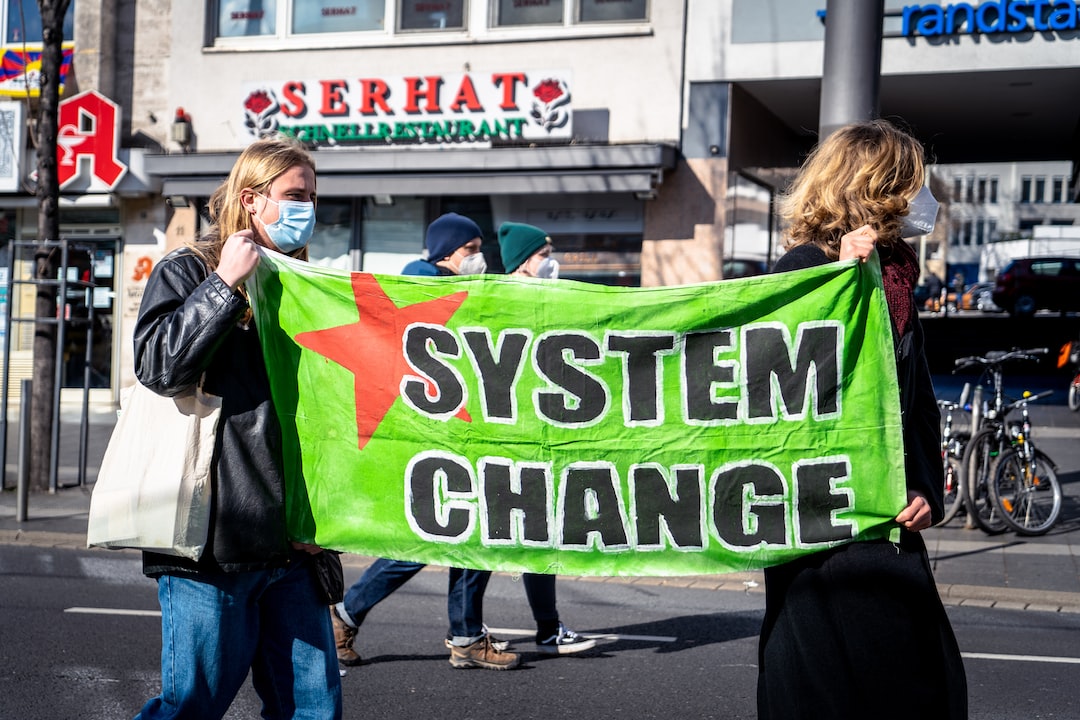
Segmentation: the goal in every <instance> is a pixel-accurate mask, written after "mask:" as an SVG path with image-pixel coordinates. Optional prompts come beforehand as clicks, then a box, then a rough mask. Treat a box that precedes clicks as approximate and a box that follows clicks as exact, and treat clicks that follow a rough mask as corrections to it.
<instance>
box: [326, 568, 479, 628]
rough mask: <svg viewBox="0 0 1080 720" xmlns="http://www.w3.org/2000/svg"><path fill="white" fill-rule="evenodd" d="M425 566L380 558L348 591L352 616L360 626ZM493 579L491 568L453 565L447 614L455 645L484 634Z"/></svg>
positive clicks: (345, 602) (448, 591)
mask: <svg viewBox="0 0 1080 720" xmlns="http://www.w3.org/2000/svg"><path fill="white" fill-rule="evenodd" d="M423 569H424V566H423V565H422V564H420V563H414V562H405V561H404V560H387V559H385V558H381V559H379V560H376V561H375V562H374V563H372V564H371V565H370V566H369V567H368V569H367V570H365V571H364V574H363V575H361V576H360V579H359V580H357V581H356V582H355V583H353V584H352V587H350V588H349V589H348V590H346V591H345V599H344V601H343V603H342V604H343V605H344V607H345V612H346V613H348V615H349V619H351V620H352V621H353V623H355V624H356V626H357V627H359V626H360V625H361V624H362V623H363V622H364V618H365V617H367V614H368V611H370V610H371V608H373V607H375V606H376V605H378V604H379V603H380V602H382V601H383V600H385V599H386V598H388V597H390V595H391V594H392V593H393V592H394V591H395V590H397V589H398V588H399V587H401V586H402V585H404V584H405V583H406V582H408V581H409V580H410V579H411V578H412V577H413V576H414V575H416V573H418V572H420V571H421V570H423ZM490 579H491V573H490V572H489V571H487V570H463V569H461V568H450V582H449V587H448V589H447V592H446V614H447V615H448V616H449V618H450V632H449V636H450V639H451V640H450V641H451V642H452V643H453V644H454V645H470V644H472V643H474V642H476V641H477V640H479V639H480V638H482V637H483V636H484V590H486V589H487V584H488V580H490Z"/></svg>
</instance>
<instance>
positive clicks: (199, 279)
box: [135, 139, 341, 720]
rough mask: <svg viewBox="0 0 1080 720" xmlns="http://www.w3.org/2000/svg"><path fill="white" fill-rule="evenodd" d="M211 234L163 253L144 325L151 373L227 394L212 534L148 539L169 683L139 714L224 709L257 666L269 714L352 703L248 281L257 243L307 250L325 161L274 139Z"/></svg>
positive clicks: (148, 379) (220, 192)
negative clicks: (191, 546) (291, 489)
mask: <svg viewBox="0 0 1080 720" xmlns="http://www.w3.org/2000/svg"><path fill="white" fill-rule="evenodd" d="M209 210H210V218H211V227H210V229H209V232H207V234H206V235H205V236H204V237H203V238H202V239H200V240H199V241H198V242H197V243H196V244H195V248H194V249H192V248H181V249H179V250H176V251H173V252H172V253H170V254H169V255H167V256H166V257H165V258H164V259H162V260H161V262H159V263H158V264H157V266H156V267H155V268H154V270H153V272H152V274H151V276H150V279H149V281H148V282H147V285H146V291H145V294H144V295H143V299H142V305H141V306H140V309H139V317H138V320H137V322H136V325H135V374H136V375H137V376H138V378H139V381H140V382H142V383H143V384H144V385H146V386H147V387H149V388H150V389H151V390H154V391H155V392H157V393H159V394H161V395H176V394H178V393H180V392H183V391H185V390H188V389H190V388H191V387H192V386H193V385H195V384H196V383H197V382H199V379H200V378H201V377H203V376H205V381H204V388H205V390H206V391H207V392H208V393H210V394H213V395H219V396H221V398H222V405H221V418H220V421H219V425H218V432H217V446H216V451H215V461H214V466H213V470H212V474H211V483H212V487H213V495H214V507H213V514H212V516H211V521H210V529H209V538H208V542H207V546H206V550H205V551H204V552H203V555H202V557H200V558H199V559H198V560H197V561H192V560H187V559H184V558H177V557H172V556H168V555H158V554H154V553H144V554H143V571H144V572H145V573H146V574H147V575H149V576H150V577H152V578H156V579H157V582H158V600H159V602H160V604H161V630H162V649H161V685H162V690H161V694H160V695H158V696H157V697H155V698H152V699H151V700H149V701H148V702H147V703H146V705H145V706H144V707H143V709H142V711H141V712H140V714H139V715H138V717H139V718H144V719H147V720H148V719H150V718H166V717H167V718H198V719H199V720H206V719H207V718H221V717H222V716H224V715H225V713H226V712H227V711H228V709H229V706H230V705H231V703H232V701H233V699H234V698H235V696H236V694H237V692H238V691H239V689H240V688H241V686H242V685H243V683H244V680H245V678H246V677H247V675H248V672H249V671H250V672H251V678H252V684H253V686H254V688H255V690H256V692H257V693H258V695H259V697H260V698H261V699H262V702H263V711H262V716H263V717H266V718H291V717H294V716H303V717H305V718H324V719H327V720H330V719H335V718H340V717H341V680H340V676H339V674H338V667H337V657H336V654H335V652H334V637H333V632H332V630H331V626H330V619H329V617H327V614H326V601H325V599H324V596H323V594H322V591H321V590H320V588H319V585H318V582H317V580H316V577H315V573H314V572H313V564H314V556H315V555H317V554H318V553H319V552H321V551H320V550H319V548H315V547H312V546H304V545H299V544H295V543H292V542H290V540H289V536H288V533H287V530H286V527H285V510H284V499H285V486H284V482H283V472H282V458H281V429H280V427H279V425H278V420H277V415H276V414H275V412H274V407H273V403H272V401H271V398H270V384H269V380H268V378H267V372H266V366H265V365H264V363H263V357H262V351H261V349H260V347H259V339H258V336H257V334H256V330H255V327H254V323H253V322H251V317H250V315H251V313H250V308H249V306H248V303H247V300H246V299H245V296H244V293H243V283H244V281H245V280H246V279H247V278H248V277H249V276H250V275H251V273H252V272H253V271H254V270H255V267H256V265H257V264H258V262H259V256H258V251H257V250H256V246H259V245H261V246H263V247H267V248H272V249H275V250H279V251H281V252H284V253H288V254H290V255H292V256H294V257H299V258H302V259H306V257H307V243H308V241H309V240H310V238H311V234H312V231H313V229H314V226H315V164H314V162H313V161H312V159H311V156H310V155H309V154H308V153H307V152H306V151H305V150H304V149H303V148H302V147H301V146H299V145H298V144H296V143H294V142H292V141H289V140H276V139H270V140H260V141H258V142H255V143H253V144H252V145H250V146H249V147H248V148H247V149H246V150H244V152H243V153H241V155H240V157H239V159H238V160H237V161H236V164H235V165H234V167H233V169H232V171H231V172H230V173H229V177H228V179H226V181H225V183H224V184H223V185H222V186H221V187H220V188H218V189H217V190H216V191H215V192H214V194H213V196H212V197H211V198H210V207H209Z"/></svg>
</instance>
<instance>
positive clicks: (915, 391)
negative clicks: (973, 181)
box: [773, 245, 945, 523]
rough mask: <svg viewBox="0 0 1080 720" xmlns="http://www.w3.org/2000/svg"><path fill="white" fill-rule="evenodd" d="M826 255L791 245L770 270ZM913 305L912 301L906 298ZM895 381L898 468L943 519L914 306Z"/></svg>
mask: <svg viewBox="0 0 1080 720" xmlns="http://www.w3.org/2000/svg"><path fill="white" fill-rule="evenodd" d="M827 262H830V260H829V257H828V256H827V255H825V253H824V252H823V251H822V250H821V249H820V248H818V247H817V246H814V245H797V246H795V247H793V248H791V250H789V251H788V252H787V253H785V254H784V255H783V256H781V257H780V259H779V260H777V261H776V264H775V265H774V266H773V272H786V271H789V270H800V269H803V268H808V267H813V266H815V265H824V264H825V263H827ZM911 302H912V305H913V306H914V302H915V301H914V298H912V300H911ZM893 338H894V341H895V349H896V379H897V382H898V384H899V386H900V412H901V423H902V425H903V430H904V466H905V471H906V479H907V488H908V490H914V491H916V492H919V493H922V494H923V495H924V496H925V497H926V499H927V500H928V501H929V502H930V511H931V513H932V518H933V522H935V523H936V522H938V521H939V520H941V518H942V516H943V515H944V512H945V510H944V503H945V499H944V487H945V477H944V474H943V473H944V470H943V466H942V463H941V409H940V408H939V407H938V404H937V396H936V395H935V394H934V384H933V381H932V380H931V378H930V370H929V368H928V367H927V364H926V354H925V351H924V347H923V345H924V340H923V329H922V324H921V323H920V322H919V317H918V313H917V312H915V310H914V307H913V308H912V312H911V323H910V327H909V328H908V330H907V332H905V333H904V334H903V335H902V336H899V337H897V336H896V332H895V328H894V332H893Z"/></svg>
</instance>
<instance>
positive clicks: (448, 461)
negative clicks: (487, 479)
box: [405, 452, 476, 542]
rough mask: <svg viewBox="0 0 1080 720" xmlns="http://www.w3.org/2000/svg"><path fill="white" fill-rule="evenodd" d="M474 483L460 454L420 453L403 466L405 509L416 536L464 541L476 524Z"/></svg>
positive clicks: (442, 540)
mask: <svg viewBox="0 0 1080 720" xmlns="http://www.w3.org/2000/svg"><path fill="white" fill-rule="evenodd" d="M475 503H476V483H475V481H474V479H473V471H472V465H470V464H469V461H468V460H466V459H465V458H463V457H459V456H457V455H449V454H447V453H440V452H427V453H420V454H419V455H416V456H415V457H413V459H412V460H411V461H410V462H409V464H408V466H407V467H406V468H405V510H406V512H407V513H408V520H409V525H410V526H411V527H412V529H413V532H415V533H416V534H417V535H418V536H419V537H421V538H424V539H425V540H437V541H441V542H447V541H452V542H463V541H465V540H467V539H468V536H469V535H470V534H472V531H473V528H474V526H475V524H476V510H475Z"/></svg>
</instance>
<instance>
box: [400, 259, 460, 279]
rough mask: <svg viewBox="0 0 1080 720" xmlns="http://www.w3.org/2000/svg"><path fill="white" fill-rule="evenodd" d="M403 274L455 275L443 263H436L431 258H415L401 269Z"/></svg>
mask: <svg viewBox="0 0 1080 720" xmlns="http://www.w3.org/2000/svg"><path fill="white" fill-rule="evenodd" d="M401 274H402V275H419V276H421V277H444V276H446V275H453V274H454V273H452V272H450V271H449V270H447V269H446V268H444V267H443V266H441V265H436V264H435V263H433V262H431V261H430V260H413V261H411V262H409V263H408V264H406V265H405V267H403V268H402V269H401Z"/></svg>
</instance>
